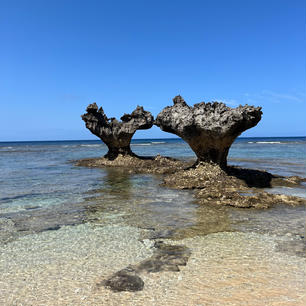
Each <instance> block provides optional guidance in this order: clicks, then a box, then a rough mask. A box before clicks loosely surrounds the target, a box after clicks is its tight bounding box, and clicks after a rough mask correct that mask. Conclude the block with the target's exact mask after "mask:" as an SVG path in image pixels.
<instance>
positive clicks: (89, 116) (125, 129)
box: [81, 103, 154, 160]
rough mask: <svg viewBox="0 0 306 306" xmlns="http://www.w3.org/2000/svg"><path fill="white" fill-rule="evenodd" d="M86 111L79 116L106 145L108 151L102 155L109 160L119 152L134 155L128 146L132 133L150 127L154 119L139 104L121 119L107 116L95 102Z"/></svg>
mask: <svg viewBox="0 0 306 306" xmlns="http://www.w3.org/2000/svg"><path fill="white" fill-rule="evenodd" d="M86 111H87V113H85V114H84V115H82V116H81V117H82V119H83V120H84V121H85V124H86V127H87V128H88V129H89V130H90V131H91V132H92V133H93V134H94V135H96V136H98V137H99V138H100V139H101V140H102V141H103V142H104V143H105V144H106V145H107V147H108V152H107V154H106V155H105V156H104V157H106V158H108V159H110V160H114V159H115V158H116V157H117V156H118V155H119V154H122V155H130V156H136V155H135V154H134V153H133V152H132V150H131V147H130V143H131V140H132V137H133V135H134V133H135V132H136V131H137V130H145V129H149V128H151V127H152V125H153V121H154V119H153V116H152V115H151V113H150V112H147V111H145V110H144V109H143V107H141V106H137V108H136V109H135V110H134V111H133V112H132V113H131V114H124V115H123V116H122V117H121V118H120V119H121V121H118V120H117V119H116V118H107V116H106V115H105V113H104V111H103V109H102V107H100V108H99V109H98V106H97V104H96V103H93V104H89V105H88V107H87V109H86Z"/></svg>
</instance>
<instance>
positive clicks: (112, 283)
mask: <svg viewBox="0 0 306 306" xmlns="http://www.w3.org/2000/svg"><path fill="white" fill-rule="evenodd" d="M102 285H104V286H105V287H107V288H110V289H111V290H112V291H115V292H120V291H132V292H133V291H140V290H142V289H143V286H144V282H143V280H142V279H141V278H140V277H139V276H138V275H137V274H136V272H135V270H134V269H132V268H129V267H128V268H125V269H123V270H120V271H118V272H116V273H114V274H113V275H112V276H111V277H110V278H109V279H107V280H105V281H103V282H102Z"/></svg>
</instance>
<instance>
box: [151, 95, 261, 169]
mask: <svg viewBox="0 0 306 306" xmlns="http://www.w3.org/2000/svg"><path fill="white" fill-rule="evenodd" d="M173 103H174V105H173V106H167V107H165V108H164V109H163V110H162V111H161V112H160V113H159V114H158V116H157V118H156V120H155V123H154V124H155V125H157V126H159V127H160V128H161V129H162V130H163V131H165V132H168V133H172V134H175V135H178V136H179V137H181V138H182V139H184V140H185V141H186V142H187V143H188V144H189V146H190V147H191V149H192V150H193V151H194V152H195V154H196V156H197V158H198V161H205V162H213V163H216V164H219V165H220V166H221V167H226V165H227V155H228V151H229V149H230V146H231V145H232V143H233V142H234V140H235V139H236V138H237V137H238V136H239V135H240V134H241V133H242V132H243V131H245V130H247V129H249V128H251V127H254V126H255V125H256V124H257V123H258V122H259V121H260V119H261V115H262V112H261V107H254V106H249V105H245V106H241V105H240V106H239V107H237V108H230V107H227V106H226V105H225V104H224V103H219V102H208V103H204V102H201V103H198V104H195V105H194V106H193V107H191V106H189V105H188V104H187V103H186V102H185V101H184V99H183V98H182V97H181V96H176V97H175V98H174V99H173Z"/></svg>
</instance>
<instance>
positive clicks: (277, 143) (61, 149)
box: [0, 137, 306, 213]
mask: <svg viewBox="0 0 306 306" xmlns="http://www.w3.org/2000/svg"><path fill="white" fill-rule="evenodd" d="M131 146H132V150H133V151H134V152H135V153H136V154H139V155H143V156H155V155H156V154H160V155H164V156H171V157H175V158H179V159H195V155H194V153H193V152H192V150H191V149H190V148H189V146H188V145H187V144H186V143H185V142H184V141H183V140H181V139H178V138H177V139H136V140H133V141H132V145H131ZM106 152H107V148H106V146H105V145H104V144H103V143H102V142H101V141H100V140H82V141H33V142H30V141H29V142H0V169H1V177H0V186H1V187H0V211H1V212H2V213H3V212H16V211H22V210H25V209H29V207H36V206H37V207H40V208H44V207H48V206H56V205H59V204H64V203H68V202H69V203H73V202H75V203H80V202H82V201H84V200H85V199H88V197H89V196H88V194H89V193H90V194H91V195H92V193H93V192H94V190H97V189H101V188H102V189H103V188H104V189H105V188H106V189H107V190H108V192H110V190H109V189H111V188H114V189H118V188H119V187H120V186H121V185H120V184H121V183H117V181H116V180H118V177H116V176H115V178H114V182H112V179H113V178H110V174H109V171H110V170H103V169H88V168H83V167H75V166H74V165H73V163H72V162H71V161H72V160H77V159H81V158H86V157H98V156H102V155H104V154H105V153H106ZM229 164H230V165H238V166H241V167H247V168H255V169H263V170H267V171H269V172H271V173H273V174H279V175H286V176H292V175H298V176H302V177H305V176H306V138H305V137H289V138H283V137H278V138H238V139H237V140H236V141H235V143H234V144H233V145H232V147H231V149H230V152H229ZM122 180H123V179H122ZM148 180H153V178H150V179H149V178H148V176H147V175H134V176H130V177H129V178H128V179H127V181H126V184H129V187H125V189H126V188H129V189H130V190H131V192H132V193H135V190H137V188H138V187H137V184H139V185H143V186H145V185H146V184H147V181H148ZM128 182H129V183H128ZM118 184H119V185H118ZM148 185H150V184H148ZM107 186H108V187H107ZM110 186H111V187H110ZM148 188H149V189H150V187H149V186H148ZM133 189H135V190H133ZM283 190H284V192H286V193H288V192H290V193H292V194H299V195H301V196H303V194H304V190H299V189H291V190H289V189H286V188H284V189H283ZM122 192H123V191H122Z"/></svg>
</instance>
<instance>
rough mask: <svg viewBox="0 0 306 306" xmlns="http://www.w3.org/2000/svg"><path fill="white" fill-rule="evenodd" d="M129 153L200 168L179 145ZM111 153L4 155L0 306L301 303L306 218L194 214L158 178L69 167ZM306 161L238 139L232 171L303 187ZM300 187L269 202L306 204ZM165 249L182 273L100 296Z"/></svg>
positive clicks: (83, 148) (276, 212) (81, 146)
mask: <svg viewBox="0 0 306 306" xmlns="http://www.w3.org/2000/svg"><path fill="white" fill-rule="evenodd" d="M131 146H132V150H133V151H134V152H135V153H136V154H138V155H143V156H152V155H153V156H154V155H157V154H160V155H164V156H171V157H175V158H179V159H184V160H195V155H194V153H193V152H192V151H191V150H190V148H189V147H188V145H187V144H186V143H185V142H184V141H182V140H181V139H138V140H133V142H132V145H131ZM106 151H107V149H106V146H105V145H104V144H103V143H102V142H101V141H98V140H88V141H83V140H82V141H35V142H2V143H0V169H1V176H0V246H1V252H0V288H1V290H0V304H1V305H31V306H33V305H50V306H54V305H74V306H75V305H82V306H84V305H88V306H89V305H90V306H94V305H186V304H180V301H184V300H185V298H180V296H182V297H183V296H189V298H188V299H193V298H196V296H197V295H200V294H202V295H201V296H202V299H203V298H204V297H205V296H206V297H211V296H213V297H214V298H213V300H212V304H210V303H208V304H207V305H216V304H214V301H218V300H219V299H223V298H224V299H225V300H224V301H225V302H224V303H223V304H222V303H221V302H220V303H221V304H220V305H238V304H236V302H235V301H236V300H235V299H234V298H233V299H232V300H228V298H229V295H228V294H229V292H232V293H231V294H232V296H233V297H234V296H235V295H236V298H237V299H238V300H237V301H239V299H240V298H241V294H242V296H244V299H245V297H250V299H251V300H252V301H256V302H258V304H256V305H262V303H261V301H263V303H264V304H265V305H272V304H269V303H270V302H269V301H270V300H269V299H270V298H269V297H270V296H271V292H275V294H274V295H275V296H274V297H273V301H274V300H275V299H276V300H277V301H279V302H282V301H287V300H288V297H291V298H292V299H298V300H299V299H302V298H303V297H302V296H301V297H298V298H296V295H295V294H296V293H297V294H300V295H301V292H304V287H305V271H304V270H305V258H304V256H305V254H304V253H305V218H306V209H305V207H304V206H297V207H290V206H286V205H275V206H274V207H271V208H269V209H253V208H247V209H246V208H235V207H223V206H218V207H214V206H211V205H210V206H209V205H208V206H206V205H198V204H197V202H196V200H195V198H194V197H193V191H192V190H175V189H170V188H166V187H163V186H161V185H160V184H161V182H162V176H161V175H151V174H129V173H126V172H124V171H120V169H116V168H105V169H97V168H86V167H77V166H75V165H74V161H75V160H78V159H82V158H90V157H99V156H103V155H104V154H105V153H106ZM305 153H306V137H289V138H238V139H237V140H236V141H235V143H234V144H233V145H232V147H231V149H230V152H229V158H228V161H229V164H230V165H237V166H242V167H247V168H253V169H263V170H267V171H269V172H271V173H273V174H279V175H286V176H296V175H297V176H301V177H305V176H306V154H305ZM305 187H306V186H305V185H302V186H301V187H299V188H289V187H279V188H270V189H265V190H267V191H269V192H276V193H284V194H291V195H297V196H300V197H306V192H305ZM160 240H162V241H169V243H172V244H179V245H180V244H183V245H184V246H186V247H188V248H189V249H190V250H191V258H190V260H189V261H188V263H187V266H186V267H184V268H180V269H182V271H181V272H164V273H151V274H148V275H141V278H143V280H144V283H145V288H144V290H143V291H141V293H137V294H136V295H135V296H134V295H133V293H130V292H129V293H116V292H111V291H110V290H108V289H106V288H103V286H101V285H97V284H99V283H100V282H101V281H102V280H103V279H106V278H107V277H109V276H110V275H111V274H112V273H115V272H116V271H118V270H120V269H123V268H125V267H127V266H129V265H131V264H138V263H139V262H141V261H142V260H147V259H148V258H150V256H152V252H154V248H153V246H154V243H155V241H160ZM175 273H179V274H175ZM177 275H178V276H177ZM200 280H201V282H200ZM199 282H200V283H199ZM237 284H238V285H237ZM201 286H203V288H204V289H203V290H204V291H203V290H202V289H201V288H202V287H201ZM288 288H289V289H288ZM285 289H286V290H287V291H286V290H285ZM284 290H285V291H284ZM188 292H189V293H188ZM195 292H197V293H196V295H195V294H194V293H195ZM203 292H204V293H203ZM188 294H189V295H188ZM203 294H204V295H203ZM155 299H156V300H158V301H159V302H160V303H159V304H158V303H157V304H156V303H155ZM172 300H173V301H174V302H173V303H172V304H171V301H172ZM201 301H203V300H197V302H194V304H195V305H204V304H201V303H202V302H201ZM190 305H193V303H191V304H190ZM205 305H206V303H205ZM239 305H241V304H239ZM250 305H251V304H250ZM252 305H255V304H252ZM286 305H287V304H286ZM288 305H289V304H288ZM290 305H291V304H290ZM296 305H303V302H301V304H296Z"/></svg>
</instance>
